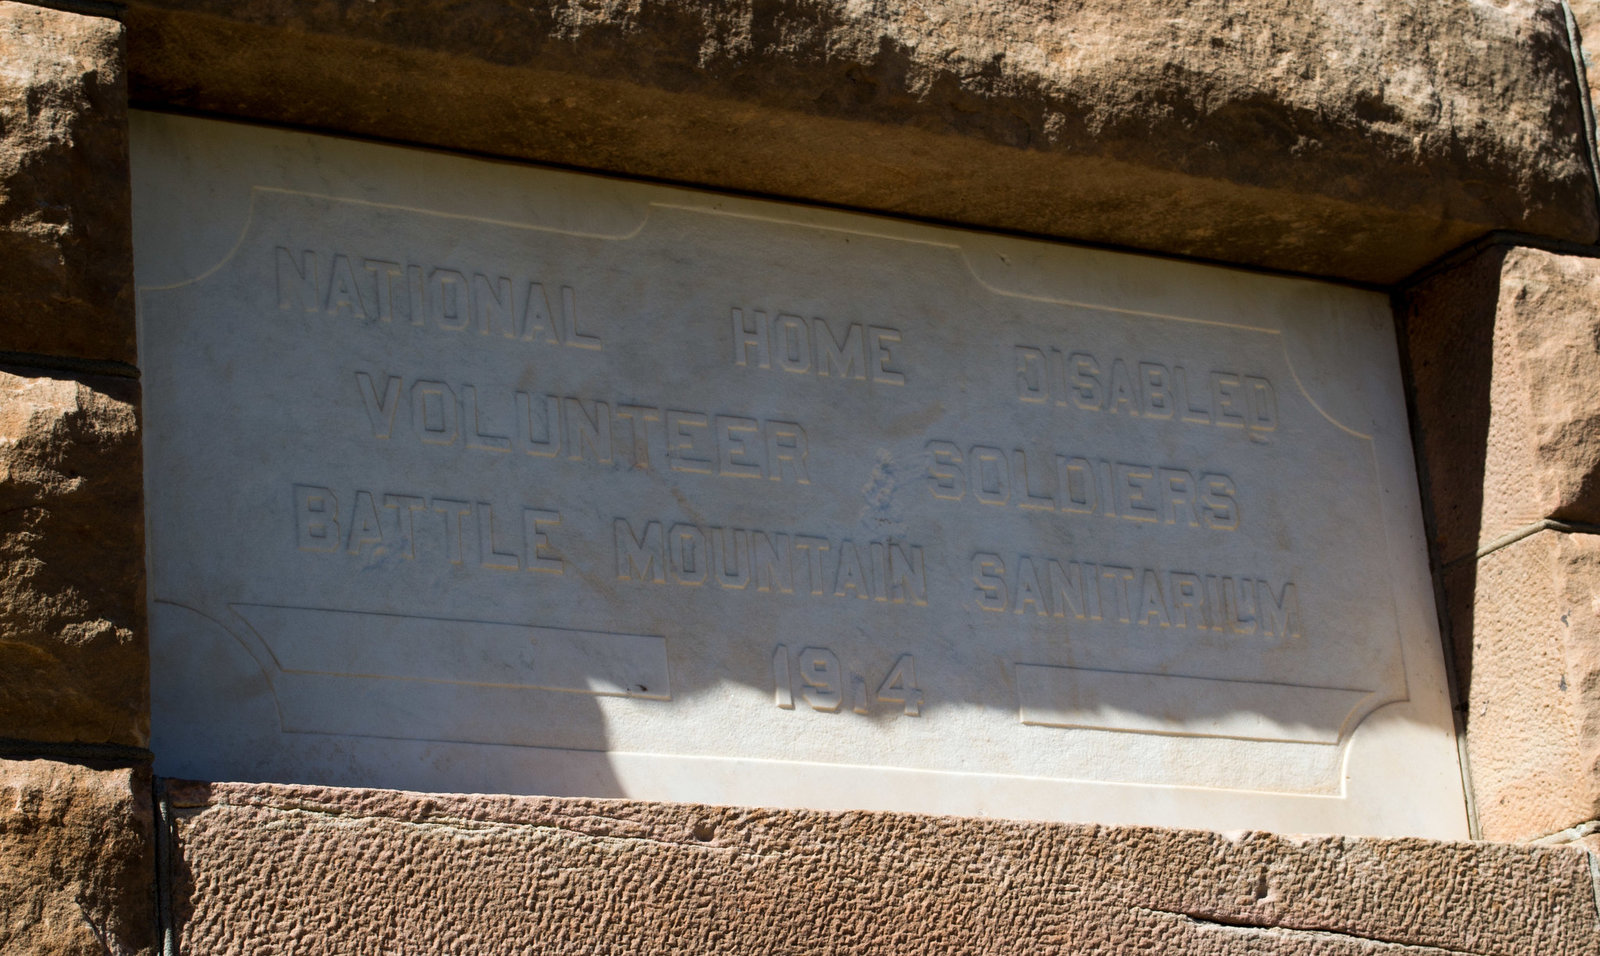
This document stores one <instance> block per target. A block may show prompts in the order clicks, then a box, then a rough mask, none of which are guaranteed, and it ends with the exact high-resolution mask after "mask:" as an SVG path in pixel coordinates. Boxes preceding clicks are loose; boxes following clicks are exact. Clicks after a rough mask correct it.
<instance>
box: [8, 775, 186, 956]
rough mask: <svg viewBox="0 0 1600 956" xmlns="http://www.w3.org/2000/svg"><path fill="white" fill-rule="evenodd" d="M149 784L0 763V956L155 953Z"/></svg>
mask: <svg viewBox="0 0 1600 956" xmlns="http://www.w3.org/2000/svg"><path fill="white" fill-rule="evenodd" d="M154 846H155V844H154V837H153V827H152V815H151V812H150V778H149V776H148V774H146V773H144V772H143V771H136V770H91V769H87V768H85V767H80V766H76V765H74V764H67V763H56V762H53V761H49V760H0V950H3V951H4V952H6V953H7V954H9V956H46V954H49V956H67V954H73V956H76V954H83V956H102V954H107V953H113V954H116V956H135V954H149V953H153V952H154V951H155V935H156V933H155V889H154V885H155V882H154V878H155V861H154Z"/></svg>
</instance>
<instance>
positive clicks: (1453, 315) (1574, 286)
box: [1405, 247, 1600, 563]
mask: <svg viewBox="0 0 1600 956" xmlns="http://www.w3.org/2000/svg"><path fill="white" fill-rule="evenodd" d="M1405 322H1406V337H1407V344H1408V346H1409V352H1410V355H1411V359H1412V378H1413V387H1414V389H1415V396H1416V409H1417V423H1418V426H1419V429H1418V432H1419V438H1420V441H1421V445H1422V448H1421V452H1422V459H1423V473H1424V477H1423V480H1424V484H1425V489H1426V491H1427V492H1428V494H1427V498H1428V499H1429V501H1430V503H1431V507H1432V510H1433V517H1434V523H1435V526H1436V527H1435V539H1434V547H1435V555H1436V558H1437V560H1439V561H1440V562H1441V563H1448V562H1451V561H1456V560H1458V559H1461V558H1463V556H1469V555H1471V554H1473V553H1474V552H1476V551H1477V550H1478V549H1480V548H1482V547H1484V546H1486V545H1489V544H1491V543H1493V542H1494V541H1496V540H1497V539H1499V538H1501V537H1502V536H1504V535H1507V534H1509V533H1512V532H1515V531H1518V530H1520V529H1525V528H1527V527H1528V526H1530V525H1532V524H1533V523H1535V522H1538V521H1540V520H1542V519H1545V518H1553V519H1560V520H1564V521H1569V522H1580V523H1587V524H1600V388H1596V387H1595V383H1596V382H1600V259H1591V258H1586V257H1581V256H1566V255H1558V254H1555V253H1551V252H1544V251H1540V250H1538V249H1529V248H1520V247H1519V248H1507V247H1494V248H1491V249H1489V250H1487V251H1484V252H1482V253H1480V254H1479V255H1477V256H1475V257H1473V258H1472V259H1470V260H1468V261H1466V262H1464V263H1462V264H1460V265H1457V266H1455V267H1453V268H1451V269H1449V270H1447V271H1445V272H1442V273H1440V274H1438V275H1435V276H1433V277H1431V278H1429V279H1427V280H1425V281H1424V282H1423V283H1422V284H1421V285H1420V286H1419V287H1418V288H1416V289H1414V290H1412V292H1411V293H1410V294H1409V301H1408V304H1407V309H1406V316H1405Z"/></svg>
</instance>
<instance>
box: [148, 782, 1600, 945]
mask: <svg viewBox="0 0 1600 956" xmlns="http://www.w3.org/2000/svg"><path fill="white" fill-rule="evenodd" d="M170 797H171V800H172V803H173V807H174V819H175V823H174V832H175V837H174V840H175V844H174V845H175V851H174V855H175V861H174V866H175V875H176V883H175V886H174V900H175V919H176V924H177V930H178V938H179V942H180V945H181V947H182V952H184V953H186V954H192V956H221V954H245V953H258V952H267V951H278V952H290V951H292V952H295V953H297V954H316V953H339V954H363V953H374V954H376V953H392V952H504V953H541V954H543V953H670V952H686V953H774V954H777V953H815V952H828V953H841V954H847V953H904V952H924V953H1004V952H1030V953H1072V954H1100V953H1105V954H1110V953H1119V954H1120V953H1143V952H1149V953H1186V954H1198V956H1221V954H1241V956H1242V954H1253V956H1273V954H1282V956H1289V954H1296V956H1302V954H1307V953H1314V954H1325V956H1331V954H1338V956H1345V954H1349V956H1357V954H1360V956H1376V954H1395V956H1399V954H1402V953H1404V954H1410V956H1421V954H1444V953H1454V954H1463V953H1472V954H1483V956H1489V954H1513V953H1516V954H1532V953H1538V954H1539V956H1588V954H1592V953H1593V952H1595V951H1596V949H1597V947H1600V923H1597V915H1600V914H1597V912H1596V909H1595V906H1596V904H1595V892H1596V890H1595V886H1594V883H1593V882H1592V880H1591V876H1590V870H1589V861H1588V858H1587V856H1586V855H1585V854H1584V852H1583V851H1582V850H1579V849H1574V848H1571V847H1519V846H1506V845H1496V844H1448V843H1430V842H1427V841H1422V840H1376V839H1349V838H1340V837H1320V838H1305V839H1299V840H1296V839H1291V838H1287V837H1282V836H1272V835H1267V834H1261V833H1243V834H1233V835H1219V834H1211V833H1200V832H1194V831H1181V830H1161V829H1155V828H1131V827H1130V828H1121V827H1096V826H1080V825H1066V824H1037V823H1008V822H1000V821H994V820H974V819H954V818H949V817H924V816H913V815H908V814H893V813H822V812H816V811H799V810H796V811H777V810H751V809H737V808H717V807H701V806H691V805H673V804H646V803H633V802H628V801H601V800H575V799H560V800H558V799H541V798H533V797H487V796H441V795H423V794H409V793H395V792H382V791H358V790H334V789H324V788H310V787H288V786H272V785H248V784H213V785H204V784H195V785H174V786H173V789H172V791H171V793H170Z"/></svg>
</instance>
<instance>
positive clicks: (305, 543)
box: [293, 485, 565, 574]
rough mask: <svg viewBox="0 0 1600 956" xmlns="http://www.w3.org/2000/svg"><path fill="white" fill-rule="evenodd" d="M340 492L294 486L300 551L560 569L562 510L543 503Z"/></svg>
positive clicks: (497, 567)
mask: <svg viewBox="0 0 1600 956" xmlns="http://www.w3.org/2000/svg"><path fill="white" fill-rule="evenodd" d="M342 497H343V499H344V502H345V504H344V505H343V506H341V504H340V498H341V495H339V494H338V493H336V492H334V490H333V489H331V488H325V487H321V486H318V485H295V486H294V494H293V500H294V529H295V542H296V545H297V546H298V547H299V549H300V550H301V551H311V552H339V551H342V552H345V553H348V554H352V555H357V556H372V557H378V556H382V555H386V554H397V555H399V556H400V557H402V558H404V559H405V560H407V561H413V560H417V559H418V557H419V555H420V556H421V557H422V558H433V559H443V560H445V561H448V562H449V563H451V564H462V563H464V562H468V561H471V562H473V563H475V564H476V565H477V566H478V567H482V568H486V569H488V570H492V571H535V572H543V573H545V574H562V573H564V571H565V564H564V562H563V559H562V556H561V552H560V551H559V550H558V549H557V548H556V546H555V544H554V542H552V541H551V538H550V536H551V534H552V533H554V531H555V529H556V528H558V527H560V525H561V513H560V512H559V511H551V510H549V509H545V508H530V507H526V506H524V507H520V508H500V509H499V510H498V511H497V510H496V509H495V507H494V506H493V505H491V504H490V503H489V502H486V501H468V500H465V499H459V498H446V497H443V496H433V495H413V494H396V493H393V492H383V493H375V492H372V491H365V490H361V489H357V490H355V491H353V492H349V493H346V494H344V495H343V496H342Z"/></svg>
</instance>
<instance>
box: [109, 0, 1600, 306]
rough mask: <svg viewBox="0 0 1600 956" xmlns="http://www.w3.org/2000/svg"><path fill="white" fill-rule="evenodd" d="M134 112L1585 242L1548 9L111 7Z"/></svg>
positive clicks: (946, 215)
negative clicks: (116, 11) (178, 112)
mask: <svg viewBox="0 0 1600 956" xmlns="http://www.w3.org/2000/svg"><path fill="white" fill-rule="evenodd" d="M126 22H127V23H128V26H129V42H130V52H129V62H130V74H131V76H132V87H133V91H134V95H135V99H136V100H138V101H141V102H146V103H152V104H170V105H176V106H183V107H192V108H199V109H204V110H210V111H215V112H219V113H222V114H227V115H236V116H243V117H254V118H260V119H266V120H273V121H282V122H291V123H300V124H306V125H310V126H315V127H320V128H324V129H330V130H346V131H351V132H357V133H363V134H370V135H376V136H382V137H386V138H391V139H400V140H409V141H413V142H419V143H430V144H437V145H442V146H449V147H455V148H464V149H471V150H480V151H483V152H486V153H491V154H497V155H504V156H512V157H523V158H530V159H537V160H544V161H550V162H557V163H569V164H573V165H577V166H583V167H588V168H594V169H602V170H611V171H617V172H623V173H629V174H635V175H645V176H659V177H665V178H668V179H672V180H676V181H680V182H692V183H701V184H706V185H711V186H717V187H723V188H732V189H743V190H754V191H758V192H763V193H768V194H775V195H781V196H788V197H794V198H801V199H814V200H821V201H826V202H833V203H840V204H846V205H852V206H858V207H863V208H872V209H881V210H885V211H891V212H898V213H905V214H911V215H917V216H926V217H934V218H938V219H944V220H950V221H955V222H963V223H971V224H978V225H985V226H992V227H1001V228H1008V229H1018V230H1025V231H1029V232H1035V233H1040V234H1046V235H1052V236H1062V237H1068V238H1075V239H1084V240H1093V241H1100V242H1110V243H1117V244H1123V245H1129V246H1137V247H1142V248H1148V249H1155V250H1163V251H1170V252H1177V253H1185V254H1191V255H1199V256H1204V257H1209V258H1218V259H1227V260H1233V261H1238V262H1245V263H1257V264H1262V265H1268V266H1276V267H1282V268H1290V269H1297V270H1303V271H1309V272H1314V273H1319V274H1327V275H1338V276H1347V277H1351V278H1358V279H1367V280H1374V281H1382V282H1388V281H1394V280H1397V279H1399V278H1401V277H1403V276H1405V275H1406V274H1408V273H1410V272H1411V271H1413V270H1414V269H1416V268H1418V267H1419V266H1421V265H1422V264H1423V263H1425V262H1427V261H1428V260H1430V259H1431V258H1433V257H1435V256H1437V255H1439V254H1442V253H1443V252H1444V251H1446V250H1448V249H1450V248H1453V247H1455V246H1457V245H1459V244H1460V243H1462V242H1463V241H1465V240H1467V239H1469V238H1471V237H1473V236H1475V235H1478V234H1480V233H1482V232H1484V231H1485V230H1488V229H1495V228H1505V229H1519V230H1524V231H1528V232H1534V233H1539V234H1544V235H1549V236H1554V237H1560V238H1567V239H1576V240H1580V241H1591V240H1593V239H1594V238H1595V234H1596V214H1595V196H1594V195H1593V188H1592V185H1591V177H1590V172H1589V166H1588V159H1587V150H1586V148H1585V143H1584V136H1583V130H1582V107H1581V98H1580V96H1579V87H1578V84H1577V82H1576V80H1575V73H1574V69H1573V63H1572V58H1571V53H1570V51H1569V49H1568V34H1567V30H1566V24H1565V17H1564V15H1563V13H1562V11H1561V9H1560V8H1559V7H1558V6H1556V5H1553V4H1548V3H1536V2H1532V0H1512V2H1508V3H1504V4H1498V5H1497V4H1447V5H1438V4H1435V5H1423V6H1417V5H1414V4H1405V5H1395V4H1393V3H1391V2H1389V0H1363V2H1357V3H1318V4H1313V5H1310V6H1307V5H1305V4H1293V3H1289V2H1287V0H1261V2H1254V3H1251V4H1247V5H1241V4H1237V3H1222V2H1211V3H1190V2H1186V0H1147V2H1145V3H1143V4H1141V5H1138V6H1135V7H1129V6H1128V5H1127V4H1113V3H1087V2H1078V3H1072V4H1067V5H1062V4H1055V3H1044V2H1038V0H1036V2H1027V3H1020V4H1019V3H1005V4H999V3H988V4H970V3H957V2H953V0H951V2H932V3H922V4H905V5H897V4H873V5H863V4H857V3H848V2H846V0H824V2H814V0H783V2H778V3H770V4H735V5H728V4H722V3H704V2H693V0H674V2H660V0H657V2H630V3H620V4H605V5H598V6H597V5H589V4H582V5H580V4H568V3H549V4H538V5H512V4H503V3H491V4H480V5H476V6H472V7H463V6H462V5H460V4H453V3H443V2H435V3H413V4H406V5H404V6H403V7H401V6H395V5H388V4H376V5H375V4H369V3H358V2H352V0H337V2H335V0H330V2H324V3H317V4H293V5H290V4H282V3H277V2H271V0H259V2H254V3H234V2H225V0H136V2H134V3H131V4H130V5H129V8H128V10H127V21H126Z"/></svg>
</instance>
